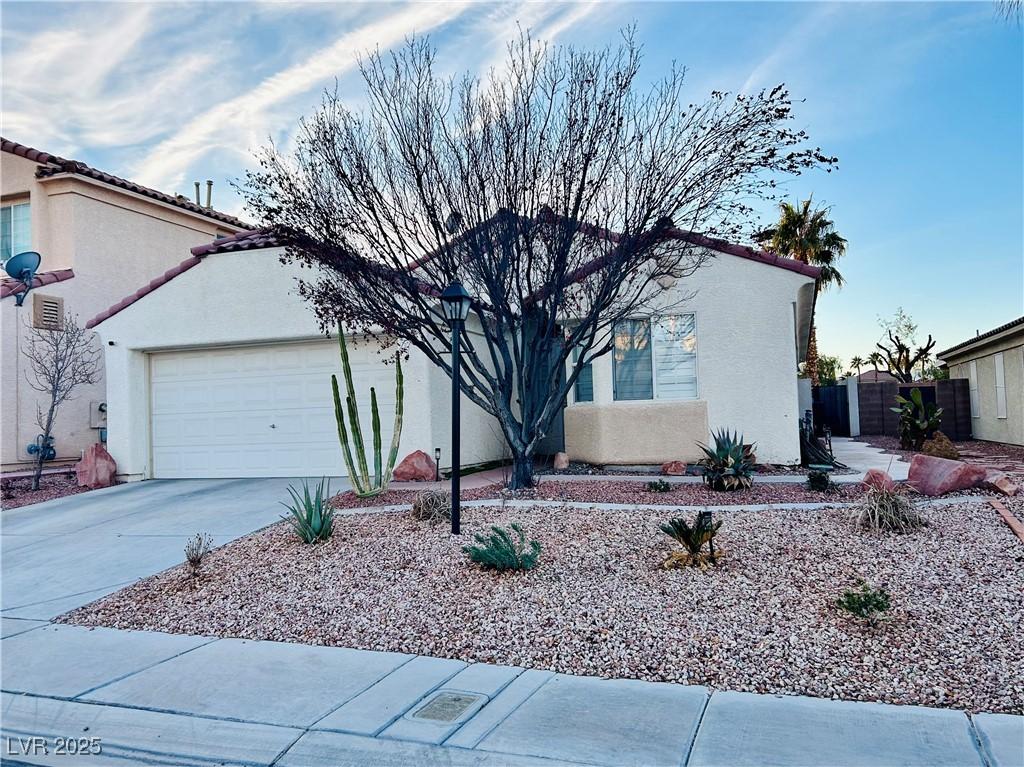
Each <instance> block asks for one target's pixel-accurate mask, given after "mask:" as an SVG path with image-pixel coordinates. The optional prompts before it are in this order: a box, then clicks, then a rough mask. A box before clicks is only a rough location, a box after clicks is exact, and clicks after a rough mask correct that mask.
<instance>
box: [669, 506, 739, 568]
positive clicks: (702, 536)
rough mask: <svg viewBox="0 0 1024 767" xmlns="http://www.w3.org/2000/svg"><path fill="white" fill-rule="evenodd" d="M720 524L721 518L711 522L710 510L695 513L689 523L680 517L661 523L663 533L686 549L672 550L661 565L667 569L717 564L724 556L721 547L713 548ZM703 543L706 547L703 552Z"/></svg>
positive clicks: (705, 566) (703, 566) (704, 566)
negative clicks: (706, 549) (705, 550)
mask: <svg viewBox="0 0 1024 767" xmlns="http://www.w3.org/2000/svg"><path fill="white" fill-rule="evenodd" d="M721 526H722V522H721V520H719V521H718V522H712V520H711V512H709V511H707V512H701V513H699V514H697V519H696V520H694V523H693V524H692V525H691V524H690V523H689V522H687V521H686V520H685V519H683V518H682V517H676V518H675V519H670V520H669V521H668V522H664V523H662V525H661V531H662V532H663V533H665V535H667V536H669V537H671V538H673V539H675V540H676V541H677V542H679V543H680V544H681V545H682V546H683V548H685V549H686V551H674V552H672V553H671V554H669V555H668V557H667V558H666V559H665V561H664V562H662V567H664V568H666V569H668V568H673V567H699V568H701V569H702V570H704V569H707V566H708V565H709V564H710V565H715V564H718V560H719V559H721V558H722V556H724V553H725V552H723V551H722V550H721V549H719V550H718V551H716V550H715V542H714V539H715V536H716V535H717V534H718V529H719V528H720V527H721ZM705 544H706V545H707V547H708V551H707V553H705V552H704V546H705Z"/></svg>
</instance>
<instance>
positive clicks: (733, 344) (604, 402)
mask: <svg viewBox="0 0 1024 767" xmlns="http://www.w3.org/2000/svg"><path fill="white" fill-rule="evenodd" d="M813 296H814V279H813V278H811V277H808V276H806V275H804V274H801V273H798V272H795V271H790V270H787V269H782V268H779V267H776V266H772V265H769V264H765V263H762V262H759V261H754V260H750V259H746V258H741V257H738V256H734V255H729V254H724V253H723V254H717V255H716V256H715V257H714V258H713V259H711V260H709V261H708V262H707V263H706V264H705V265H704V266H703V267H701V268H700V269H698V270H697V272H696V273H695V274H694V275H692V276H690V277H686V278H685V279H683V280H680V281H679V282H678V283H677V284H676V285H674V286H673V287H671V288H670V289H668V290H667V291H665V293H664V294H663V296H662V297H661V299H660V304H661V307H663V308H664V312H665V313H666V314H693V315H694V318H695V324H696V366H697V396H696V398H695V399H685V400H669V399H651V400H643V401H638V400H628V401H616V399H615V397H614V386H613V360H612V355H611V354H607V355H605V356H603V357H600V358H598V359H597V360H595V361H594V363H593V367H592V370H593V390H594V391H593V401H592V402H586V403H575V402H573V401H572V398H571V397H570V402H569V404H568V406H567V407H566V409H565V421H564V422H565V445H566V452H567V453H568V454H569V457H570V458H572V459H575V460H582V461H588V462H591V463H598V464H627V465H628V464H654V463H661V462H664V461H670V460H683V461H693V460H695V459H697V458H699V457H700V455H701V453H700V451H699V448H698V443H707V442H708V441H709V439H710V434H711V432H712V431H717V430H719V429H728V430H730V431H738V432H740V433H741V434H742V435H743V436H744V438H745V441H746V442H747V443H756V452H757V457H758V460H759V461H762V462H765V463H798V462H799V460H800V442H799V417H800V405H799V397H798V391H797V366H798V362H799V356H800V353H801V350H803V349H805V348H806V346H805V345H806V337H807V323H808V321H809V319H810V316H811V311H812V307H813Z"/></svg>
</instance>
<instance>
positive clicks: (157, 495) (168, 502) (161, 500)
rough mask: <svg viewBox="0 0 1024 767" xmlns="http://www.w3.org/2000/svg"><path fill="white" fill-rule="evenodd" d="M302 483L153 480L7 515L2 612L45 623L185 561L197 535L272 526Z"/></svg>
mask: <svg viewBox="0 0 1024 767" xmlns="http://www.w3.org/2000/svg"><path fill="white" fill-rule="evenodd" d="M300 481H301V480H296V479H206V480H189V479H176V480H151V481H148V482H135V483H131V484H127V485H118V486H117V487H111V488H106V489H104V490H94V491H92V492H88V493H81V494H79V495H73V496H69V497H68V498H58V499H56V500H53V501H47V502H46V503H40V504H35V505H33V506H26V507H24V508H20V509H11V510H9V511H4V512H3V513H2V514H0V550H2V555H3V556H2V564H0V569H2V577H3V589H2V590H3V596H2V602H0V610H2V611H0V615H2V616H3V617H4V618H22V619H38V620H49V619H51V618H53V617H55V616H57V615H60V614H61V613H65V612H67V611H68V610H71V609H73V608H75V607H79V606H81V605H84V604H86V603H88V602H91V601H93V600H95V599H98V598H99V597H101V596H104V595H105V594H109V593H111V592H113V591H116V590H118V589H119V588H122V587H123V586H125V585H127V584H129V583H131V582H132V581H135V580H137V579H139V578H145V577H146V576H149V575H153V574H154V573H157V572H160V571H161V570H165V569H166V568H168V567H171V566H173V565H176V564H178V563H180V562H182V561H183V559H184V556H183V554H182V549H183V547H184V545H185V541H186V540H187V539H188V538H189V537H191V536H192V535H194V534H195V533H197V532H204V533H209V534H210V536H212V538H213V542H214V545H217V546H219V545H221V544H224V543H226V542H228V541H230V540H233V539H235V538H238V537H240V536H243V535H246V534H247V533H250V532H252V531H253V530H258V529H259V528H261V527H264V526H266V525H268V524H270V523H272V522H276V521H277V520H278V519H279V518H280V516H281V514H283V513H285V510H284V508H283V507H281V506H280V505H279V503H278V502H279V501H283V500H285V499H286V498H287V487H288V485H289V484H295V483H297V482H300ZM345 487H347V484H346V483H344V482H342V481H339V480H334V481H333V482H332V484H331V489H332V490H335V489H338V490H341V489H344V488H345ZM4 623H5V624H7V625H6V626H5V630H4V634H7V633H9V630H10V626H11V625H13V624H14V622H13V621H4Z"/></svg>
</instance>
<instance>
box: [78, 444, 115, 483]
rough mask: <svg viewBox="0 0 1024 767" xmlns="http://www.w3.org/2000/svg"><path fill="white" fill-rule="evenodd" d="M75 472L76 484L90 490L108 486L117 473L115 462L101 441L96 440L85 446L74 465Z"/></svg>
mask: <svg viewBox="0 0 1024 767" xmlns="http://www.w3.org/2000/svg"><path fill="white" fill-rule="evenodd" d="M75 474H76V476H77V478H78V484H79V485H81V486H82V487H88V488H89V489H90V490H95V489H96V488H98V487H110V486H111V485H113V484H114V476H115V475H116V474H117V462H116V461H115V460H114V459H113V458H112V457H111V455H110V453H108V452H107V449H106V448H105V447H103V445H102V444H101V443H99V442H96V443H94V444H92V445H89V447H87V448H86V450H85V455H83V456H82V460H81V461H79V462H78V465H77V466H75Z"/></svg>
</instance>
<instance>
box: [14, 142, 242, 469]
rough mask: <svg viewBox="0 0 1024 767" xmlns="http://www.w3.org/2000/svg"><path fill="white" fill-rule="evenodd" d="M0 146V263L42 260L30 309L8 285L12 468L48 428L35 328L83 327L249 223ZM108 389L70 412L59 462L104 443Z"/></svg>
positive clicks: (84, 396)
mask: <svg viewBox="0 0 1024 767" xmlns="http://www.w3.org/2000/svg"><path fill="white" fill-rule="evenodd" d="M0 150H2V151H0V179H2V185H0V260H2V261H6V260H7V259H8V258H9V257H11V256H12V255H15V254H17V253H20V252H23V251H26V250H33V251H37V252H38V253H40V254H41V255H42V264H41V266H40V271H39V273H38V274H37V276H36V279H35V281H34V287H33V290H32V291H31V292H30V293H29V294H28V296H27V298H26V300H25V303H24V306H22V307H16V306H15V293H16V292H18V291H19V290H20V288H21V286H20V284H18V283H16V282H15V281H13V280H8V279H4V280H3V282H2V284H0V325H2V340H0V370H2V391H3V394H2V397H3V404H2V420H0V463H2V465H3V467H4V468H5V469H10V468H15V467H17V466H18V465H20V464H24V463H27V462H28V461H30V460H31V456H30V455H29V454H28V453H27V451H26V446H27V445H29V444H30V443H33V442H34V441H35V440H36V437H37V435H38V433H39V431H40V430H39V427H38V426H37V424H36V407H37V403H38V404H40V405H42V404H43V400H42V399H41V395H39V394H38V393H37V392H36V391H34V390H33V389H32V388H31V387H30V386H29V385H28V383H27V381H26V372H27V371H26V365H25V360H24V357H23V354H22V350H23V345H24V343H25V342H26V331H27V329H28V328H29V327H31V326H33V325H35V326H36V327H47V326H52V324H53V323H60V322H61V321H62V317H63V316H64V315H65V314H70V315H74V316H77V318H78V322H79V323H81V324H84V323H85V322H86V321H87V320H88V319H89V318H90V317H92V316H94V315H95V314H96V313H98V312H100V311H101V310H103V309H105V308H107V307H108V306H110V305H111V304H112V303H114V302H115V301H117V300H118V299H120V298H122V297H123V296H124V295H125V294H126V293H130V292H131V291H133V290H135V289H136V288H138V287H139V285H145V284H147V283H148V282H149V281H151V280H153V279H155V278H157V277H160V276H161V275H163V274H164V272H166V271H167V270H169V269H171V268H173V267H174V266H176V265H177V264H178V263H179V262H180V261H181V254H182V253H183V252H187V251H188V249H189V248H191V247H193V246H195V245H199V244H201V243H208V242H210V241H211V240H214V239H216V238H218V237H224V236H228V235H233V234H235V233H237V232H239V231H241V230H243V229H244V228H245V224H244V223H243V222H242V221H239V220H238V219H237V218H235V217H233V216H229V215H227V214H224V213H220V212H217V211H215V210H213V209H211V208H210V207H207V206H203V205H200V204H198V203H197V202H195V201H193V200H190V199H188V198H186V197H182V196H176V195H171V194H165V193H163V192H158V191H156V190H154V189H149V188H147V187H143V186H140V185H138V184H135V183H132V182H131V181H127V180H125V179H123V178H118V177H116V176H112V175H110V174H108V173H104V172H103V171H100V170H97V169H95V168H92V167H89V166H88V165H86V164H84V163H81V162H77V161H75V160H68V159H64V158H61V157H57V156H55V155H51V154H48V153H46V152H42V151H39V150H37V149H32V148H30V147H27V146H24V145H22V144H18V143H16V142H14V141H8V140H6V139H2V146H0ZM95 342H96V343H97V344H99V343H100V341H99V339H98V338H97V339H96V341H95ZM105 392H106V381H105V378H104V376H101V377H100V380H99V381H98V382H97V383H96V385H95V386H91V387H86V388H83V389H82V390H81V391H80V392H78V393H77V394H76V396H75V398H74V400H72V401H70V402H68V403H66V404H65V405H64V406H63V407H62V408H61V410H60V412H59V414H58V417H57V421H56V424H55V427H54V437H55V443H54V447H55V449H56V451H57V459H56V460H57V461H72V460H75V459H77V458H79V457H80V456H81V453H82V451H83V450H84V449H85V448H86V447H88V446H89V445H90V444H92V443H93V442H96V441H97V440H98V439H99V438H100V428H101V427H102V426H103V424H104V413H103V410H104V408H101V407H100V405H101V404H102V403H104V402H105V400H106V394H105Z"/></svg>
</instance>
